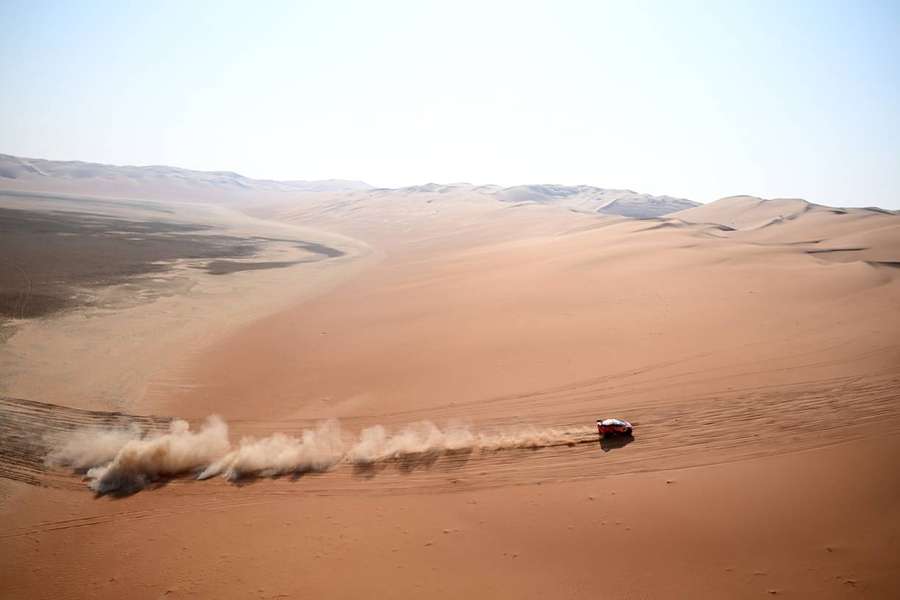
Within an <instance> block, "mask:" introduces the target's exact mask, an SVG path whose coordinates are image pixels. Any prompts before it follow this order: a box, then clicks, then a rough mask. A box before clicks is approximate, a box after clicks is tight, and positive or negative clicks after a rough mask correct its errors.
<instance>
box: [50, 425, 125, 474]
mask: <svg viewBox="0 0 900 600" xmlns="http://www.w3.org/2000/svg"><path fill="white" fill-rule="evenodd" d="M140 438H141V429H140V427H138V426H137V425H135V424H132V425H131V426H130V427H127V428H115V429H96V428H91V429H81V430H78V431H74V432H70V433H69V434H68V435H61V434H55V435H52V436H50V437H48V438H47V446H48V447H49V448H51V450H50V453H49V454H47V456H46V458H45V459H44V462H45V463H46V464H47V465H48V466H52V467H71V468H73V469H85V468H88V467H94V466H97V465H100V464H104V463H108V462H110V461H111V460H113V459H114V458H115V457H116V454H118V453H119V450H121V449H122V448H123V447H124V446H125V444H127V443H128V442H130V441H133V440H138V439H140Z"/></svg>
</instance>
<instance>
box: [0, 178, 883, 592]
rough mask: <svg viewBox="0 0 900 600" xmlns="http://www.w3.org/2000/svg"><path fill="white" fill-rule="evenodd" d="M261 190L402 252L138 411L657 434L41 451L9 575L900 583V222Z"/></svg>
mask: <svg viewBox="0 0 900 600" xmlns="http://www.w3.org/2000/svg"><path fill="white" fill-rule="evenodd" d="M252 213H253V214H254V215H255V216H258V217H263V216H264V217H267V218H271V219H275V220H278V221H281V222H286V223H302V224H304V225H306V226H313V227H316V228H320V229H325V230H328V231H336V232H339V233H341V234H344V235H347V236H351V237H352V238H355V239H358V240H360V241H361V242H364V243H365V244H368V245H369V246H371V247H372V248H374V249H375V256H376V257H377V262H375V261H372V262H369V263H367V265H366V268H365V269H364V270H362V271H361V272H359V273H358V274H357V275H356V276H355V277H353V278H352V279H348V280H345V281H344V282H343V283H342V284H340V285H339V286H337V287H335V288H333V289H331V290H328V291H323V293H321V294H319V295H316V296H315V297H308V298H304V299H303V301H302V302H299V301H298V302H296V303H294V304H293V305H291V306H288V307H286V308H284V309H282V310H280V311H279V312H275V313H273V314H270V315H268V316H266V317H263V318H260V319H257V320H255V321H253V322H252V323H249V324H247V325H245V326H243V327H240V328H237V329H236V330H234V331H233V332H231V333H230V334H228V335H227V336H223V337H220V338H219V339H217V340H214V341H211V343H209V344H208V345H206V346H205V347H204V348H203V350H202V351H200V352H197V353H195V354H194V355H192V356H191V357H190V359H188V360H185V361H183V363H182V365H181V368H180V369H178V371H177V372H174V373H169V374H168V375H167V376H166V378H165V379H162V380H156V381H152V382H150V384H149V386H148V390H147V393H146V394H144V395H143V397H142V398H140V399H139V400H138V401H136V403H135V404H133V405H132V407H133V409H134V410H133V412H136V413H139V414H158V415H180V416H184V417H188V418H191V419H199V418H201V417H204V416H206V415H207V414H209V413H211V412H217V413H219V414H222V415H223V416H224V417H225V418H226V419H228V420H229V422H230V423H231V425H232V431H233V435H234V436H240V435H243V434H251V435H257V436H262V435H268V434H271V433H273V432H276V431H281V432H286V433H288V434H299V433H300V432H301V431H302V430H303V429H304V428H307V427H310V426H312V425H314V424H315V423H316V421H317V420H318V419H322V418H328V417H337V418H339V419H340V420H341V422H342V424H343V426H344V427H345V428H347V429H348V430H350V431H354V432H356V431H359V430H360V429H362V428H364V427H367V426H371V425H373V424H382V425H386V426H388V427H390V428H393V429H397V428H400V427H402V426H404V425H405V424H408V423H412V422H416V421H420V420H430V421H433V422H436V423H438V424H445V423H448V422H460V421H461V422H464V423H467V424H469V425H470V426H471V427H472V428H473V429H475V430H490V429H492V428H498V427H503V426H508V425H511V424H530V425H532V426H536V427H558V426H578V425H587V426H589V425H590V423H591V422H592V420H593V419H594V418H596V417H599V416H621V417H625V418H629V419H631V420H633V421H635V422H636V423H637V424H638V429H637V436H636V438H635V440H634V441H633V442H630V443H623V444H603V445H601V444H599V443H597V442H586V443H578V444H575V445H573V446H571V447H569V446H559V447H550V448H543V449H538V450H515V451H509V452H499V453H484V454H481V453H470V454H467V455H464V456H458V455H445V454H440V455H437V456H433V457H429V458H428V460H419V461H415V462H411V463H410V462H405V463H404V462H397V463H385V464H384V465H381V466H380V467H379V468H377V469H374V470H363V471H360V470H355V469H353V468H351V467H350V466H347V465H341V466H339V467H337V468H335V469H333V470H332V471H329V472H327V473H322V474H305V475H303V476H299V477H296V478H291V477H285V478H281V479H277V480H269V479H263V480H255V481H250V482H246V485H241V486H236V485H233V484H230V483H228V482H226V481H223V480H221V479H213V480H210V481H204V482H196V481H192V480H189V479H177V480H175V481H172V482H169V483H168V485H165V486H163V487H160V488H158V489H153V490H145V491H143V492H141V493H139V494H136V495H134V496H131V497H129V498H126V499H120V500H116V499H111V498H100V499H92V497H91V495H90V494H89V493H88V492H86V491H84V489H83V488H82V487H80V486H81V483H80V482H78V481H77V480H76V479H74V478H72V477H71V476H70V475H69V474H67V473H66V472H50V473H43V472H42V471H41V470H40V468H39V467H35V468H34V469H35V470H34V471H29V473H30V475H29V476H32V477H35V478H37V479H38V480H41V481H44V482H46V483H47V485H49V486H50V487H49V488H47V489H40V488H35V487H33V486H28V485H26V484H24V483H16V484H11V487H9V491H8V494H9V497H8V498H7V500H6V501H5V502H4V505H3V506H4V508H3V513H2V519H3V530H4V531H5V532H6V533H5V535H6V538H5V540H4V541H5V542H6V543H5V544H4V547H3V548H4V549H3V550H2V551H0V565H2V568H3V570H4V572H9V573H13V576H12V577H11V578H10V579H8V580H7V581H6V582H4V584H3V587H2V591H3V595H4V596H6V597H22V596H27V595H44V596H54V597H79V596H83V595H86V594H89V595H91V596H92V597H121V595H123V594H128V595H131V596H133V597H147V598H150V597H159V596H161V595H166V596H167V597H194V596H198V595H199V596H215V597H234V598H239V597H247V596H257V597H263V598H266V597H283V596H289V597H293V596H304V595H305V596H313V597H335V598H350V597H358V596H359V595H360V594H369V595H375V596H379V597H438V598H458V597H460V596H462V595H469V596H475V597H503V598H505V597H510V598H512V597H516V598H522V597H526V598H547V597H579V596H583V595H585V594H595V595H601V597H611V598H631V597H639V598H642V597H648V598H660V597H662V598H667V597H675V598H678V597H708V598H721V597H735V598H754V597H770V596H771V595H785V596H793V597H822V598H843V597H855V596H859V595H863V596H865V597H873V598H889V597H895V596H896V595H897V594H898V593H900V577H898V573H900V563H898V559H897V556H900V547H898V539H900V537H898V533H900V511H898V509H897V507H898V506H900V503H898V500H900V478H898V476H897V474H896V469H894V468H893V465H894V464H895V463H896V460H897V458H898V457H900V453H898V452H900V446H898V443H897V439H898V438H897V434H898V432H900V404H898V403H900V372H898V366H900V342H898V340H900V269H897V268H895V267H894V266H893V264H894V263H897V262H900V252H898V250H900V249H898V247H897V235H896V232H897V229H896V228H897V226H898V225H897V222H898V221H900V217H898V216H896V215H893V214H886V213H882V212H876V211H855V210H847V211H841V212H834V211H832V210H831V209H828V208H825V207H818V206H815V205H810V204H807V203H804V202H802V201H785V202H782V201H777V202H774V203H772V204H770V203H769V202H768V201H761V200H758V199H749V198H740V199H725V200H723V201H720V202H719V203H714V204H712V205H709V206H706V207H698V208H694V209H690V210H687V211H684V212H681V213H678V214H675V215H667V216H663V217H659V218H656V219H653V220H632V219H626V218H622V217H616V216H595V215H589V214H585V213H583V212H579V211H575V212H573V211H571V210H566V209H565V208H562V207H558V206H554V205H552V204H551V205H547V204H543V203H530V204H526V205H518V204H509V203H500V202H497V201H495V200H493V199H491V198H489V197H485V195H483V194H470V193H468V192H465V191H459V190H456V191H449V192H444V193H443V194H440V193H439V192H435V191H434V190H419V191H412V192H410V191H406V192H398V191H384V192H379V193H377V194H376V193H372V194H369V193H367V194H365V195H360V194H359V193H350V194H337V193H335V194H318V195H315V196H314V197H313V196H308V197H305V200H304V201H303V202H298V203H297V204H296V205H285V204H283V203H270V204H265V203H260V204H259V205H257V206H256V207H255V208H254V209H253V210H252ZM851 244H855V246H854V247H855V248H858V249H856V250H850V249H849V248H850V245H851ZM817 250H830V251H829V252H816V251H817ZM835 250H839V251H835ZM40 400H43V401H44V402H52V403H55V404H66V403H65V402H63V401H59V399H57V398H42V399H40ZM9 405H10V406H20V405H19V404H15V403H10V404H9ZM47 410H51V411H52V410H53V409H52V407H51V408H49V409H47ZM5 414H6V417H5V418H6V419H7V421H8V422H10V423H13V425H14V424H15V422H17V421H16V420H17V419H18V420H19V421H18V422H23V420H28V419H32V421H33V420H34V418H33V417H30V416H28V415H30V414H33V411H31V412H30V411H27V410H19V409H9V410H7V411H6V413H5ZM72 418H73V419H75V420H76V421H78V419H82V418H84V417H77V418H76V417H72ZM26 565H27V566H26ZM48 573H52V575H49V576H48ZM605 578H610V579H611V580H612V581H613V582H618V583H614V584H613V585H611V586H609V587H601V584H600V583H599V582H600V581H601V580H603V579H605Z"/></svg>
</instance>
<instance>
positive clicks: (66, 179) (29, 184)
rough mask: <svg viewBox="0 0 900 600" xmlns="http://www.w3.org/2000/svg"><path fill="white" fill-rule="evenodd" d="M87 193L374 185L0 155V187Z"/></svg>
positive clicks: (363, 187) (311, 189)
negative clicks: (255, 177) (92, 191)
mask: <svg viewBox="0 0 900 600" xmlns="http://www.w3.org/2000/svg"><path fill="white" fill-rule="evenodd" d="M67 186H68V187H71V188H72V191H76V192H87V191H90V188H91V187H96V188H98V189H100V190H101V191H103V192H111V193H115V191H116V190H119V191H121V192H122V193H125V194H127V193H129V192H131V191H134V190H138V189H146V190H148V191H150V192H151V193H153V192H154V191H158V192H162V191H164V190H168V191H170V192H173V193H176V194H177V193H179V192H181V193H184V194H186V195H189V196H193V195H195V194H200V195H204V194H206V193H215V192H223V193H226V194H231V193H238V194H243V193H245V192H267V193H268V192H344V191H348V192H349V191H362V190H368V189H371V188H372V186H370V185H369V184H367V183H365V182H362V181H351V180H344V179H325V180H320V181H302V180H299V181H272V180H268V179H251V178H249V177H245V176H243V175H241V174H239V173H234V172H231V171H194V170H191V169H181V168H178V167H167V166H145V167H138V166H117V165H104V164H99V163H90V162H82V161H56V160H44V159H40V158H22V157H18V156H10V155H8V154H0V187H4V188H6V189H36V190H52V191H64V190H63V188H66V187H67Z"/></svg>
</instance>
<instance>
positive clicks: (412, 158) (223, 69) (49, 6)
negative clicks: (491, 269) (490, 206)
mask: <svg viewBox="0 0 900 600" xmlns="http://www.w3.org/2000/svg"><path fill="white" fill-rule="evenodd" d="M0 23H2V24H3V25H2V27H3V35H2V36H0V89H2V93H0V111H2V112H0V114H2V117H0V152H5V153H11V154H19V155H24V156H32V157H41V158H52V159H80V160H89V161H98V162H109V163H116V164H170V165H175V166H182V167H189V168H197V169H215V170H234V171H238V172H241V173H243V174H245V175H249V176H253V177H266V178H278V179H290V178H295V179H319V178H330V177H341V178H354V179H363V180H365V181H368V182H369V183H372V184H374V185H379V186H400V185H408V184H415V183H424V182H427V181H438V182H454V181H470V182H473V183H498V184H507V185H512V184H518V183H565V184H581V183H584V184H592V185H598V186H603V187H627V188H632V189H636V190H640V191H645V192H651V193H657V194H662V193H665V194H672V195H677V196H684V197H688V198H692V199H695V200H700V201H704V202H705V201H710V200H714V199H716V198H718V197H721V196H725V195H731V194H738V193H750V194H756V195H761V196H767V197H775V196H800V197H804V198H807V199H809V200H813V201H818V202H824V203H829V204H838V205H846V206H860V205H880V206H886V207H891V208H900V0H895V1H886V2H877V1H868V2H866V1H858V2H826V1H817V2H788V1H780V2H766V1H754V2H738V1H733V2H726V1H722V2H713V1H706V2H679V1H675V0H671V1H663V2H624V1H622V2H598V1H593V2H562V1H551V2H527V1H521V0H520V1H517V2H488V1H486V0H482V1H480V2H460V1H454V2H449V1H448V2H441V3H429V2H424V1H421V0H420V1H410V2H390V1H388V0H382V1H378V2H343V1H322V2H312V1H310V2H276V1H264V0H259V1H256V2H246V3H238V2H234V3H228V2H188V1H186V2H146V1H141V2H49V1H40V0H37V1H24V2H19V1H16V0H0Z"/></svg>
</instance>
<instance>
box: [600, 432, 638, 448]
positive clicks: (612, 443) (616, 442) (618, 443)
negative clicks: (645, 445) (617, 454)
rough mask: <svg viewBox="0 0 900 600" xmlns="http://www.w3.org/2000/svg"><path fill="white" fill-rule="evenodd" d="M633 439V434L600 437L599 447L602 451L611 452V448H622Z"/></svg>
mask: <svg viewBox="0 0 900 600" xmlns="http://www.w3.org/2000/svg"><path fill="white" fill-rule="evenodd" d="M633 441H634V436H632V435H621V436H616V437H605V438H600V449H601V450H603V451H604V452H611V451H612V450H618V449H619V448H624V447H625V446H627V445H628V444H630V443H631V442H633Z"/></svg>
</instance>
